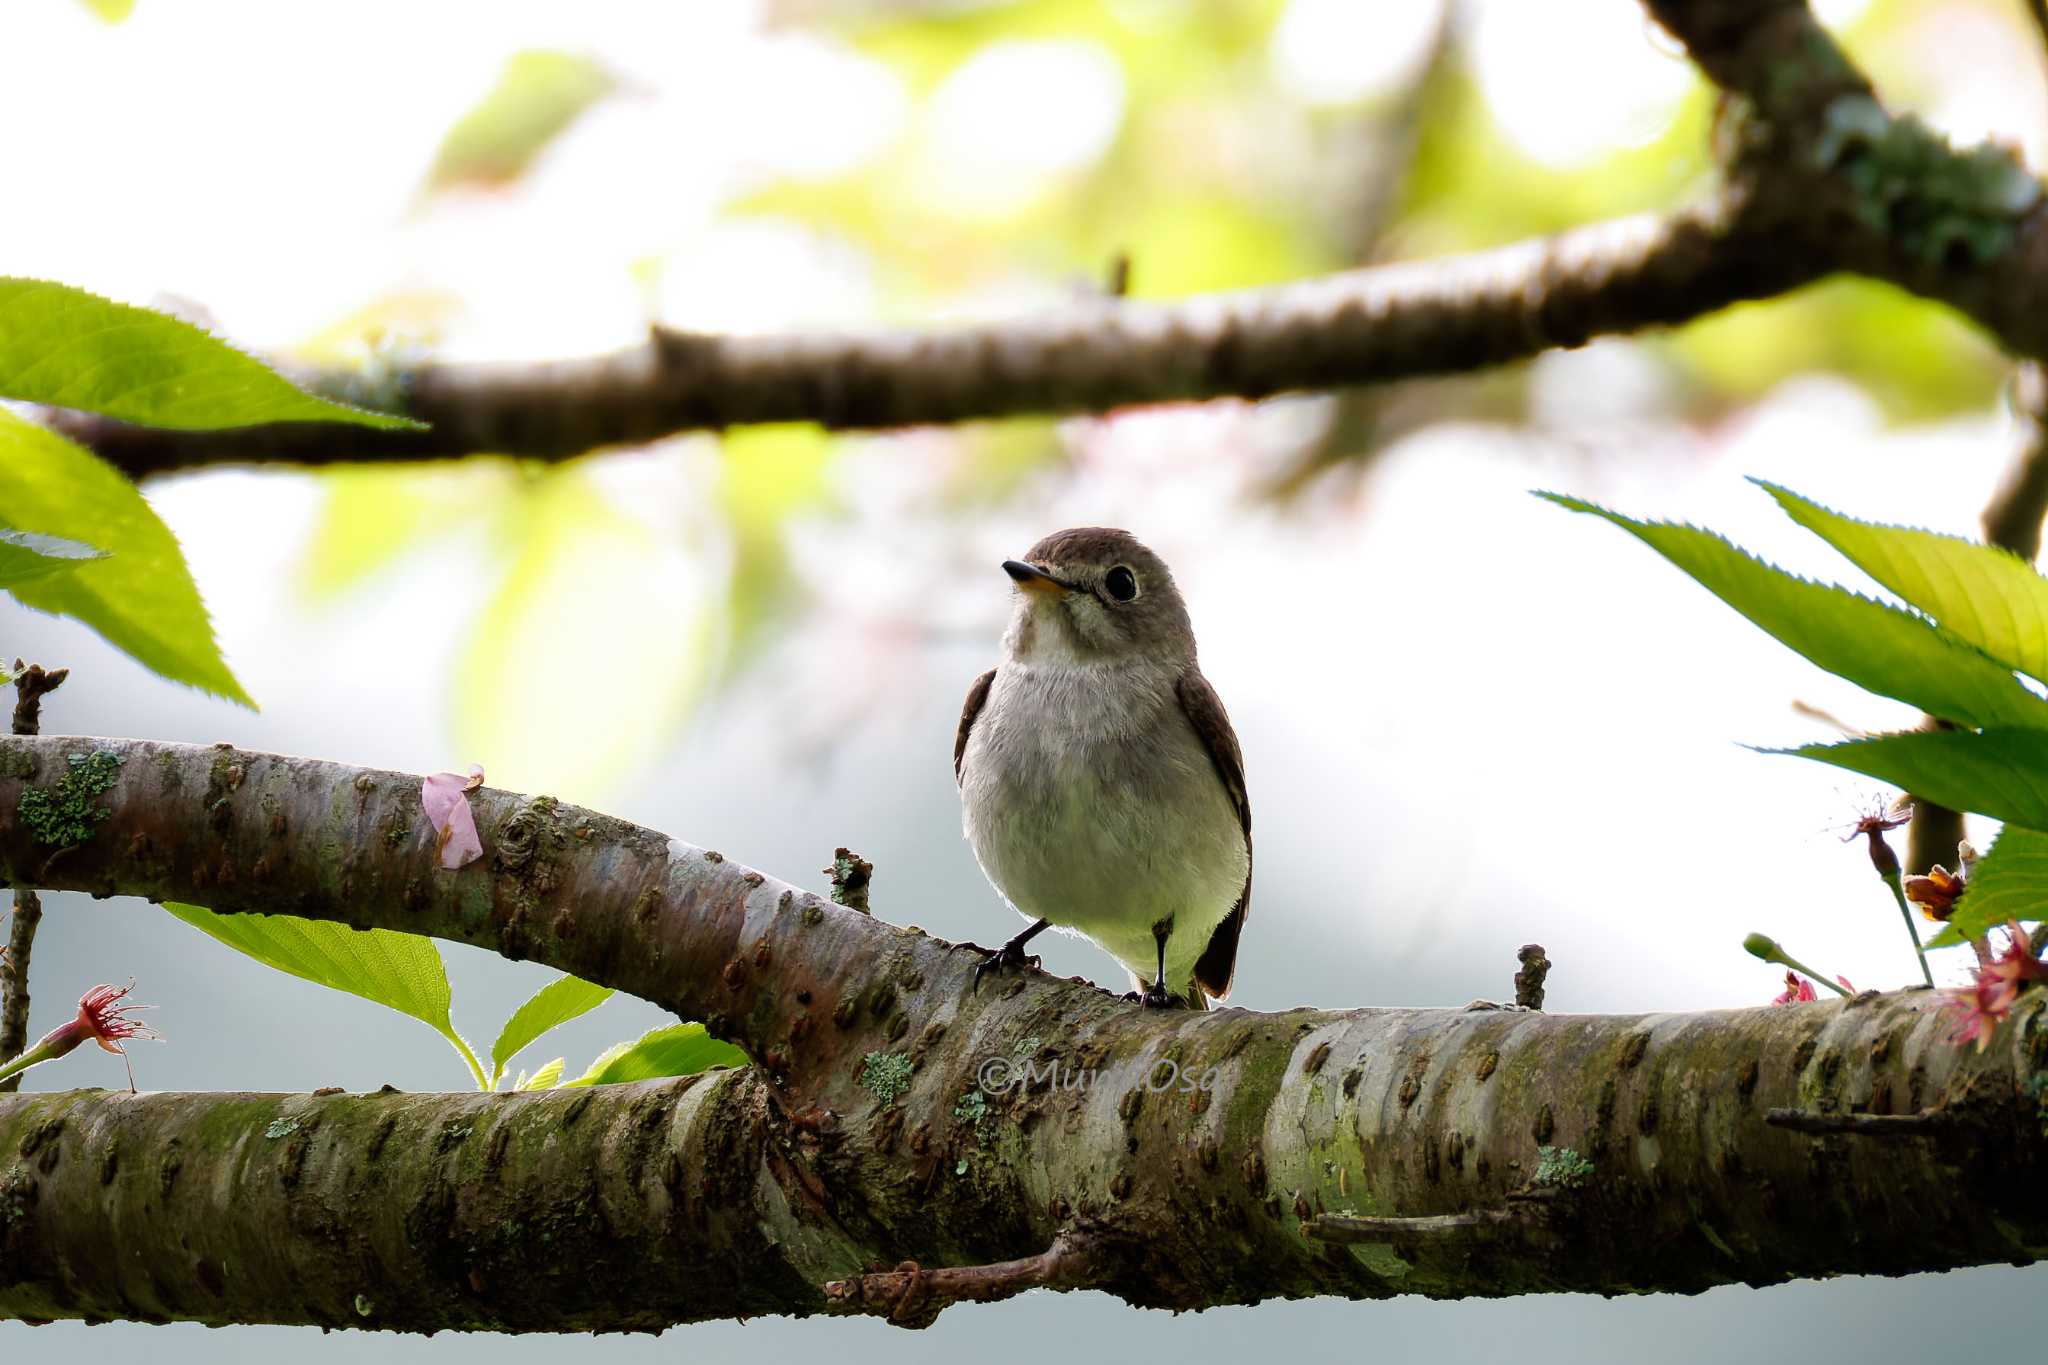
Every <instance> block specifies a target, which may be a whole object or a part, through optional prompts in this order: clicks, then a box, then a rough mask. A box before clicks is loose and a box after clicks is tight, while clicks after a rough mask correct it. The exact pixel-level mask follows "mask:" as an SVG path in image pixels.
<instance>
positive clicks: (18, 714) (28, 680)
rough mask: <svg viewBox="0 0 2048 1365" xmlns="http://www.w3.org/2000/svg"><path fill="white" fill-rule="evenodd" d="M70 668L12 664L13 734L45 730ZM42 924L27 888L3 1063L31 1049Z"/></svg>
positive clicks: (1, 965) (2, 1037) (14, 936)
mask: <svg viewBox="0 0 2048 1365" xmlns="http://www.w3.org/2000/svg"><path fill="white" fill-rule="evenodd" d="M70 676H71V670H70V669H68V668H56V669H51V670H49V671H47V672H45V671H44V669H43V666H42V665H41V664H24V663H23V662H22V661H21V660H19V659H16V660H15V661H14V733H15V734H17V735H33V734H36V733H37V732H38V731H40V729H41V728H42V720H43V698H44V697H45V696H46V695H48V694H49V693H51V692H55V691H56V690H57V689H58V688H60V687H62V686H63V685H64V680H65V679H66V678H68V677H70ZM42 922H43V902H42V898H41V897H40V896H38V895H36V893H35V892H34V891H33V890H32V889H30V888H27V887H22V888H19V889H17V890H16V891H15V893H14V917H13V919H12V921H11V922H10V923H9V924H8V927H7V954H6V959H5V961H4V962H0V1062H11V1061H13V1060H14V1059H15V1058H16V1057H19V1056H20V1055H21V1051H22V1049H23V1048H25V1047H27V1046H28V1007H29V998H28V964H29V958H30V956H31V955H32V954H33V953H34V952H35V944H36V927H37V926H38V925H40V924H41V923H42ZM20 1088H21V1077H20V1076H19V1075H14V1076H9V1077H8V1078H7V1079H6V1080H4V1081H0V1094H7V1093H12V1092H13V1091H16V1090H19V1089H20Z"/></svg>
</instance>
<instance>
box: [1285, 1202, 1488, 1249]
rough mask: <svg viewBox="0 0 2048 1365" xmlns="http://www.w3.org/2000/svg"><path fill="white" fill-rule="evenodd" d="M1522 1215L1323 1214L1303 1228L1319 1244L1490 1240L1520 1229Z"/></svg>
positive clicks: (1481, 1211)
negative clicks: (1371, 1216)
mask: <svg viewBox="0 0 2048 1365" xmlns="http://www.w3.org/2000/svg"><path fill="white" fill-rule="evenodd" d="M1526 1221H1527V1220H1525V1219H1524V1218H1523V1217H1522V1215H1520V1214H1519V1213H1516V1212H1514V1211H1512V1210H1509V1209H1474V1210H1472V1211H1471V1212H1470V1213H1437V1214H1430V1215H1428V1216H1426V1217H1420V1218H1360V1217H1355V1216H1353V1215H1351V1214H1345V1213H1325V1214H1322V1215H1320V1216H1319V1217H1317V1218H1314V1219H1312V1220H1311V1221H1310V1222H1309V1223H1308V1225H1307V1226H1306V1227H1304V1228H1303V1229H1302V1231H1303V1232H1304V1233H1306V1234H1307V1235H1308V1236H1310V1237H1313V1238H1315V1239H1316V1240H1317V1241H1318V1242H1343V1243H1347V1244H1348V1243H1353V1242H1418V1241H1427V1240H1434V1239H1437V1238H1472V1239H1477V1240H1484V1239H1487V1238H1491V1237H1492V1236H1494V1235H1495V1234H1497V1233H1498V1232H1499V1231H1500V1230H1501V1229H1503V1228H1516V1229H1519V1228H1521V1227H1522V1226H1523V1225H1524V1223H1525V1222H1526Z"/></svg>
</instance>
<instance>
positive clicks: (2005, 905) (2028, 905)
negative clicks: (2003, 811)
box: [1929, 825, 2048, 946]
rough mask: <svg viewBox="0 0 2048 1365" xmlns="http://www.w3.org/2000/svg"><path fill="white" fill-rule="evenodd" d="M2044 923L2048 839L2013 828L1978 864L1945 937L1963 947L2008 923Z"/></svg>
mask: <svg viewBox="0 0 2048 1365" xmlns="http://www.w3.org/2000/svg"><path fill="white" fill-rule="evenodd" d="M2043 918H2048V834H2044V833H2042V832H2041V831H2040V830H2038V829H2026V828H2024V827H2022V826H2019V825H2007V826H2006V827H2005V828H2004V830H2002V831H2001V832H2000V833H1999V836H1998V838H1997V840H1996V841H1995V842H1994V843H1993V844H1992V845H1991V848H1990V849H1989V850H1988V851H1987V852H1986V853H1985V854H1984V856H1983V857H1981V858H1979V859H1978V860H1977V867H1976V870H1974V871H1973V872H1971V874H1970V881H1969V886H1968V888H1967V889H1966V890H1965V891H1964V892H1963V898H1962V899H1961V900H1959V901H1957V902H1956V909H1955V914H1954V915H1953V916H1952V917H1951V918H1950V919H1949V922H1948V925H1947V927H1946V928H1944V929H1943V931H1942V935H1946V934H1948V933H1949V932H1951V931H1953V932H1954V933H1955V935H1956V939H1957V941H1958V942H1960V941H1963V940H1965V939H1972V938H1978V937H1981V936H1982V935H1983V934H1984V933H1985V932H1986V931H1987V930H1989V929H1990V928H1991V927H1992V926H1993V925H1996V924H2004V923H2005V922H2006V921H2007V920H2038V919H2043ZM1937 937H1940V936H1937ZM1929 946H1933V945H1929Z"/></svg>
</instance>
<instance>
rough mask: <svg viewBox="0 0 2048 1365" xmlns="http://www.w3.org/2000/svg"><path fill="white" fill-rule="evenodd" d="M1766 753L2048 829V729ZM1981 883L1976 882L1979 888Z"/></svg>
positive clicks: (1916, 735)
mask: <svg viewBox="0 0 2048 1365" xmlns="http://www.w3.org/2000/svg"><path fill="white" fill-rule="evenodd" d="M1763 752H1765V753H1781V754H1797V755H1799V756H1800V757H1802V758H1813V759H1818V760H1820V761H1821V762H1822V763H1831V764H1833V765H1834V766H1835V767H1837V768H1847V769H1849V770H1850V771H1851V772H1858V773H1863V774H1865V775H1866V776H1869V777H1875V778H1878V779H1880V780H1882V781H1885V782H1889V783H1891V784H1892V785H1893V786H1896V787H1899V788H1902V789H1904V790H1906V791H1909V792H1912V793H1913V794H1914V795H1915V796H1917V797H1919V798H1921V799H1922V800H1925V801H1932V802H1934V803H1935V804H1936V805H1941V806H1947V807H1948V808H1949V809H1950V810H1965V811H1975V812H1977V813H1978V814H1980V815H1988V816H1990V817H1991V818H1993V819H1994V820H2005V821H2008V822H2010V823H2012V824H2017V825H2025V826H2028V827H2029V828H2033V829H2043V828H2048V731H2043V730H2033V729H2011V730H1985V731H1983V732H1982V733H1973V732H1971V731H1968V730H1918V731H1912V732H1909V733H1906V734H1897V735H1881V736H1879V737H1877V738H1875V739H1858V740H1851V741H1849V742H1848V743H1846V744H1805V745H1801V746H1800V747H1799V748H1797V749H1767V750H1764V751H1763ZM1981 870H1982V864H1979V871H1980V872H1981ZM1975 885H1976V882H1975V880H1974V879H1973V880H1972V882H1971V886H1972V888H1974V887H1975ZM1971 894H1974V890H1973V892H1972V893H1971ZM1964 899H1965V900H1967V899H1968V896H1967V895H1966V896H1965V897H1964Z"/></svg>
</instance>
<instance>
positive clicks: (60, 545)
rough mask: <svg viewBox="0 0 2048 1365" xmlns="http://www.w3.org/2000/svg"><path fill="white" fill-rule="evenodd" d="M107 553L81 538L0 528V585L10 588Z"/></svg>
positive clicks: (100, 557) (73, 567)
mask: <svg viewBox="0 0 2048 1365" xmlns="http://www.w3.org/2000/svg"><path fill="white" fill-rule="evenodd" d="M106 557H107V552H106V551H105V550H96V549H94V548H93V547H92V546H90V545H87V544H85V543H84V542H83V541H77V540H65V539H64V538H63V537H62V536H40V535H37V534H36V533H35V532H33V531H0V588H11V587H13V586H14V585H15V584H16V583H22V582H26V581H27V580H28V579H31V578H46V577H48V576H49V575H50V574H53V573H63V572H64V571H65V570H66V569H75V568H77V567H78V566H79V565H81V564H87V563H90V562H91V561H93V560H95V559H105V558H106Z"/></svg>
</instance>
